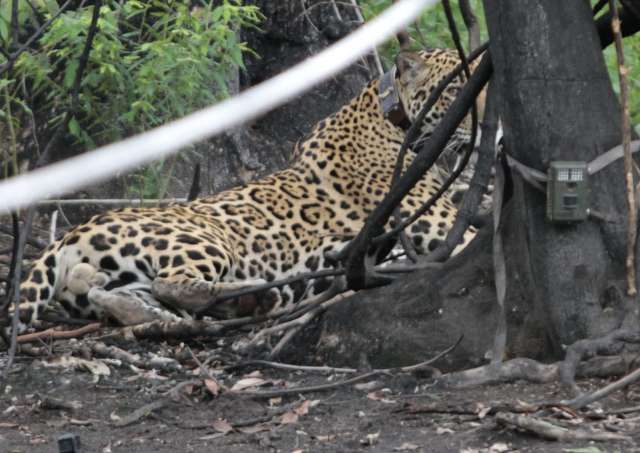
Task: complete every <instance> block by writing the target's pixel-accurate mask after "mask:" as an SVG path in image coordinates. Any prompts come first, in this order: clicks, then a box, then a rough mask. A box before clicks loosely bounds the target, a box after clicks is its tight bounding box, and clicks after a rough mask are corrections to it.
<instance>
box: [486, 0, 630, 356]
mask: <svg viewBox="0 0 640 453" xmlns="http://www.w3.org/2000/svg"><path fill="white" fill-rule="evenodd" d="M484 3H485V11H486V14H487V23H488V28H489V35H490V41H491V46H490V48H491V55H492V58H493V61H494V65H495V70H496V72H495V77H496V81H497V85H498V86H499V87H501V88H502V101H503V104H502V106H501V112H502V119H503V125H504V131H505V143H506V147H507V149H508V150H509V152H510V153H512V155H513V156H514V157H515V158H516V159H518V160H520V161H521V162H523V163H525V164H526V165H529V166H531V167H533V168H537V169H539V170H541V171H545V170H546V168H547V167H548V165H549V163H550V162H551V161H553V160H569V161H571V160H582V161H590V160H592V159H593V158H595V157H596V156H598V155H599V154H601V153H602V152H603V151H605V150H607V149H609V148H612V147H613V146H615V145H617V144H619V143H620V140H621V127H620V107H619V105H618V102H617V100H616V96H615V94H614V92H613V89H612V86H611V82H610V80H609V76H608V74H607V70H606V67H605V64H604V59H603V56H602V52H601V50H600V41H599V37H598V35H597V33H596V30H595V28H594V26H593V20H592V16H591V10H590V8H589V5H588V3H587V2H584V1H581V0H568V1H563V2H557V1H554V0H527V1H526V2H524V3H523V2H518V5H517V7H516V5H514V4H513V3H512V2H499V1H495V0H485V2H484ZM623 174H624V173H623V169H622V161H618V162H617V163H615V164H614V165H611V166H610V167H608V168H606V169H605V170H603V171H601V172H600V173H598V174H596V175H595V176H594V177H592V178H591V182H590V185H591V207H592V208H593V209H595V210H597V211H598V212H601V213H603V214H605V215H606V216H608V217H610V218H611V219H610V221H609V222H601V221H596V220H587V221H585V222H580V223H576V224H572V225H564V226H557V225H553V224H551V223H549V222H547V221H546V220H545V196H544V194H541V193H540V192H538V191H536V190H535V189H533V188H532V187H530V186H528V185H526V184H522V183H521V178H519V177H518V176H517V175H515V176H514V181H515V184H514V188H515V190H514V199H513V203H514V210H513V211H512V213H511V216H510V217H508V218H507V219H506V222H507V223H508V224H510V225H511V226H512V228H513V229H514V231H516V234H515V235H512V236H511V238H507V242H506V246H505V250H507V251H509V250H515V249H518V248H519V249H520V250H521V251H522V252H523V253H520V254H519V259H518V260H516V264H517V266H518V268H519V270H520V272H519V275H521V276H523V277H525V278H526V279H527V284H526V285H527V286H528V287H529V288H531V303H532V305H533V307H534V310H535V311H536V313H537V314H538V315H539V316H540V320H541V321H543V322H544V324H545V325H546V327H547V329H546V331H547V334H548V335H549V339H550V344H551V346H552V347H553V349H554V350H555V352H557V353H560V352H561V349H562V345H563V344H565V345H566V344H571V343H573V342H574V341H576V340H578V339H580V338H584V337H588V336H592V335H598V334H602V333H604V332H605V331H607V330H609V329H611V328H612V327H615V324H617V323H619V322H620V318H619V317H618V316H615V317H613V319H612V317H611V316H608V314H605V313H604V311H605V309H607V308H609V307H607V306H606V305H605V304H604V302H605V300H606V297H605V295H606V294H608V292H607V290H608V288H610V287H611V285H614V284H615V282H614V281H615V280H616V279H620V278H622V275H623V274H622V273H621V272H622V267H621V266H623V263H624V257H625V238H626V235H625V228H626V225H625V220H624V219H625V217H624V216H625V215H626V207H625V204H624V185H623V183H622V182H623ZM519 230H520V231H519ZM516 241H517V242H520V241H524V243H522V242H520V243H517V242H516ZM511 283H512V284H516V282H513V281H512V282H511ZM619 314H620V313H618V315H619Z"/></svg>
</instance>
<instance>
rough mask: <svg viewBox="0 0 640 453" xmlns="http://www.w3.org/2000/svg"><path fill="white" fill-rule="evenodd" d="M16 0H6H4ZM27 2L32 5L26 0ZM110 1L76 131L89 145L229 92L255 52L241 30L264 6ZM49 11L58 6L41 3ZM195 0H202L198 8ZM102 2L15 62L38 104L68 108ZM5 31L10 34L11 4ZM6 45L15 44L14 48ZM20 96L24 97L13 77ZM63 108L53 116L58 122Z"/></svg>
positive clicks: (68, 17)
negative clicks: (235, 73) (250, 52)
mask: <svg viewBox="0 0 640 453" xmlns="http://www.w3.org/2000/svg"><path fill="white" fill-rule="evenodd" d="M7 3H10V2H6V3H5V4H7ZM21 3H23V2H21ZM54 3H55V2H54ZM191 3H192V5H191V6H190V5H189V2H182V1H160V0H146V1H145V0H129V1H127V2H120V1H115V0H111V1H105V2H104V5H103V7H102V8H101V9H100V18H99V21H98V33H97V34H96V36H95V38H94V41H93V46H92V49H91V53H90V58H89V63H88V66H87V68H86V70H85V72H84V75H83V78H82V83H81V87H80V96H79V103H80V105H79V106H78V109H77V110H76V111H75V112H74V114H75V115H74V119H73V120H72V121H71V122H70V124H69V132H70V133H71V134H72V135H73V136H74V137H75V138H76V139H77V141H79V142H80V143H81V144H83V145H84V146H88V147H91V146H94V145H95V144H97V143H105V142H109V141H113V140H117V139H120V138H122V137H123V136H126V135H128V134H131V133H134V132H140V131H143V130H146V129H148V128H150V127H153V126H156V125H159V124H162V123H164V122H166V121H168V120H170V119H173V118H176V117H180V116H183V115H185V114H186V113H188V112H190V111H193V110H195V109H197V108H200V107H202V106H204V105H207V104H210V103H212V102H214V101H216V100H218V99H220V98H222V97H224V96H226V95H227V80H228V78H229V77H230V76H231V75H232V74H233V70H234V69H235V68H237V67H238V66H240V67H242V53H243V52H247V51H248V50H249V49H248V48H247V47H246V45H245V44H244V43H241V42H238V40H237V38H236V33H235V30H237V29H239V28H240V27H244V26H255V24H257V23H258V22H259V20H260V14H259V12H258V10H257V9H256V7H253V6H242V5H241V4H240V2H238V1H233V0H225V1H224V2H222V3H221V4H219V5H218V6H215V4H216V3H219V2H214V1H212V0H201V1H199V2H191ZM39 4H40V6H41V7H42V8H43V11H42V12H43V13H44V14H45V16H50V15H51V14H53V13H54V12H55V10H54V9H53V8H52V9H49V7H52V5H51V2H44V1H43V2H39ZM193 4H197V6H194V5H193ZM92 11H93V6H87V7H84V8H80V9H77V10H73V11H67V12H64V13H63V14H61V15H60V16H59V17H58V18H57V19H56V20H55V21H54V22H53V23H52V24H51V26H50V27H49V28H48V29H47V31H46V33H44V34H43V35H42V37H41V38H40V39H39V40H38V43H37V46H36V47H35V48H34V49H33V50H32V51H28V52H25V53H23V54H22V55H21V56H20V58H19V59H18V60H17V61H16V64H15V71H14V74H13V75H14V81H18V80H25V81H26V83H27V86H28V87H29V88H30V93H29V94H30V97H31V98H32V99H33V98H38V100H39V101H40V102H41V104H40V105H39V108H41V109H43V108H46V109H48V110H50V111H55V112H60V113H63V112H66V110H67V109H69V108H70V107H71V106H70V103H71V99H70V96H69V93H70V91H71V89H72V85H73V83H74V79H75V75H76V71H77V69H78V64H79V57H80V55H81V53H82V50H83V48H84V45H85V42H86V37H87V32H88V29H89V24H90V22H91V14H92ZM0 13H1V16H0V24H4V25H0V36H2V38H3V41H4V42H6V41H7V39H8V35H7V32H6V31H4V30H5V29H6V27H7V23H8V18H9V16H7V14H8V13H9V11H7V8H3V10H0ZM5 48H6V47H5ZM13 88H14V91H13V96H14V97H15V98H21V97H22V95H21V93H20V91H19V90H20V87H19V86H18V84H17V83H16V84H14V87H13ZM61 116H62V115H57V116H54V118H53V122H54V123H55V122H56V121H59V120H60V119H61Z"/></svg>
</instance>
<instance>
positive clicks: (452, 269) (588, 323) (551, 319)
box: [292, 0, 637, 368]
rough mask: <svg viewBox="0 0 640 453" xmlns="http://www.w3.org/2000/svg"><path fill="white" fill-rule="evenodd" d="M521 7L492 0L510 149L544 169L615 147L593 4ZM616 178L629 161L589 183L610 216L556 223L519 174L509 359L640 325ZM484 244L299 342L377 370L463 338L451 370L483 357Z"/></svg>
mask: <svg viewBox="0 0 640 453" xmlns="http://www.w3.org/2000/svg"><path fill="white" fill-rule="evenodd" d="M515 3H516V2H501V1H497V0H485V11H487V20H488V25H489V32H490V35H491V36H490V40H491V55H492V59H493V61H494V64H495V70H496V76H495V79H494V80H495V82H497V83H496V85H497V86H499V87H501V91H502V105H501V112H502V114H501V115H502V119H503V124H504V129H505V139H506V145H507V147H508V149H509V151H510V152H511V153H512V154H513V155H514V156H515V157H516V158H518V159H519V160H521V161H522V162H523V163H525V164H527V165H529V166H532V167H534V168H537V169H539V170H543V171H544V170H546V168H547V166H548V164H549V162H550V161H551V160H586V161H589V160H591V159H593V158H594V157H596V156H597V155H599V154H600V153H602V152H603V151H605V150H607V149H609V148H611V147H613V146H615V145H617V144H619V143H620V140H621V130H620V122H619V119H620V110H619V105H618V103H617V100H616V97H615V94H614V92H613V90H612V87H611V83H610V80H609V77H608V74H607V72H606V68H605V66H604V61H603V57H602V53H601V50H600V40H599V37H598V34H597V32H596V28H595V27H594V24H593V19H592V17H591V12H590V9H589V5H588V3H587V2H584V1H581V0H567V1H563V2H557V1H555V0H527V1H526V2H524V3H523V2H517V4H515ZM622 182H623V171H622V164H621V162H617V163H616V164H614V165H611V166H610V167H608V168H607V169H606V170H603V171H602V172H600V173H598V174H597V175H595V176H594V177H593V178H592V181H591V206H592V207H593V209H595V210H597V211H599V212H601V213H602V214H604V215H606V216H607V217H608V221H605V222H603V221H596V220H588V221H585V222H582V223H578V224H573V225H565V226H554V225H552V224H549V223H548V222H546V221H545V199H544V196H543V195H541V194H540V193H539V192H536V191H535V190H534V189H532V188H530V187H529V186H526V185H524V184H523V183H522V181H521V178H519V177H518V176H517V175H514V177H513V197H512V199H511V202H510V203H509V205H508V206H506V207H505V209H504V213H503V215H504V219H505V226H504V240H505V247H504V249H505V254H506V257H505V258H506V267H507V273H508V286H507V297H506V305H507V306H506V312H507V321H508V345H507V347H508V353H509V355H511V356H527V357H533V358H544V357H550V356H551V355H558V354H560V353H561V351H562V345H563V344H571V343H573V342H574V341H575V340H577V339H579V338H584V337H587V336H593V335H599V334H603V333H605V332H607V331H609V330H611V329H613V328H616V327H619V326H621V325H622V324H623V323H635V322H636V315H637V310H635V309H634V306H633V305H632V303H634V302H635V301H630V300H629V299H628V298H627V297H626V296H625V292H624V258H625V253H626V250H625V247H626V244H625V238H626V231H625V227H626V224H625V221H624V216H625V215H626V208H625V205H624V185H623V184H622ZM481 236H482V238H481V239H480V240H478V241H477V242H475V243H474V244H473V246H472V247H470V248H469V249H468V250H465V252H463V253H462V254H461V255H460V256H458V257H456V258H455V259H453V260H452V261H450V262H449V263H447V264H446V265H445V266H444V268H442V269H440V270H436V271H433V270H431V271H422V272H418V273H416V274H414V275H411V276H407V277H404V278H401V279H399V281H398V282H395V283H394V284H392V285H389V286H388V287H385V288H380V289H375V290H370V291H361V292H359V293H358V294H356V295H355V296H353V297H351V298H350V299H348V300H346V301H344V302H343V303H341V304H340V305H338V306H337V307H335V308H334V309H332V310H331V311H330V312H328V313H327V314H326V315H325V317H324V319H323V320H322V321H320V322H319V323H318V324H317V325H316V326H315V330H309V331H308V332H307V337H306V338H304V339H303V341H307V342H308V341H315V342H316V356H315V358H316V360H318V361H321V362H326V363H335V364H341V365H344V364H350V365H352V366H353V365H357V364H358V363H364V364H367V363H369V364H371V365H372V366H377V367H383V366H395V365H406V364H409V363H411V362H414V363H415V362H419V361H421V360H424V359H425V358H426V357H429V356H432V355H434V354H435V352H437V351H439V350H442V349H444V348H445V347H446V346H448V345H450V344H452V343H454V342H455V340H456V338H457V337H458V336H459V335H460V334H464V335H465V339H464V340H463V341H462V343H461V344H460V346H459V347H458V348H457V350H456V351H454V352H453V353H452V354H450V355H449V356H448V359H447V360H448V362H446V363H445V364H444V365H443V367H444V368H459V367H462V366H469V365H474V364H476V363H477V362H478V361H482V360H483V358H484V355H485V352H487V351H489V350H490V349H491V345H492V340H493V334H494V329H495V323H496V319H495V316H496V302H495V291H494V288H493V269H492V267H493V265H492V261H491V256H490V253H489V250H490V238H487V237H486V234H482V235H481ZM356 320H357V322H356ZM372 339H374V340H373V341H372ZM292 358H295V359H299V360H303V359H304V358H303V357H295V356H293V355H292ZM308 359H309V358H308V357H306V360H308Z"/></svg>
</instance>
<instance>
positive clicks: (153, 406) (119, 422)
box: [113, 400, 169, 428]
mask: <svg viewBox="0 0 640 453" xmlns="http://www.w3.org/2000/svg"><path fill="white" fill-rule="evenodd" d="M167 404H169V403H168V401H166V400H159V401H154V402H153V403H149V404H145V405H144V406H142V407H141V408H139V409H136V410H135V411H133V412H132V413H131V414H129V415H127V416H125V417H119V418H117V419H116V420H114V421H113V426H115V427H117V428H122V427H124V426H128V425H131V424H133V423H135V422H137V421H138V420H140V419H142V418H144V417H148V416H149V415H151V413H152V412H153V411H156V410H158V409H162V408H163V407H165V406H166V405H167Z"/></svg>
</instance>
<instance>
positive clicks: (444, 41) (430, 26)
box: [359, 0, 487, 65]
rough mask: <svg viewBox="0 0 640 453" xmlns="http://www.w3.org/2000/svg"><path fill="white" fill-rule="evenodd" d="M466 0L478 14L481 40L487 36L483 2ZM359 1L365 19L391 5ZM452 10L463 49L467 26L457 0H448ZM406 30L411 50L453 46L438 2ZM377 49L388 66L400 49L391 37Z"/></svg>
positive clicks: (385, 0)
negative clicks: (409, 38) (409, 37)
mask: <svg viewBox="0 0 640 453" xmlns="http://www.w3.org/2000/svg"><path fill="white" fill-rule="evenodd" d="M469 3H470V5H471V7H472V8H473V10H474V11H475V12H476V16H478V22H479V25H480V34H481V36H482V40H483V41H484V40H486V39H487V29H486V26H485V23H484V20H483V19H482V18H483V17H484V12H483V9H482V1H480V0H470V1H469ZM359 4H360V7H361V8H362V14H363V16H364V17H365V19H366V20H368V19H371V18H372V17H374V16H377V15H378V14H380V13H381V12H382V11H383V10H384V9H386V8H388V7H389V6H391V4H392V0H360V2H359ZM451 9H452V10H453V13H454V17H455V19H456V24H457V25H458V31H459V32H460V35H461V36H462V44H463V45H464V46H465V49H467V37H466V28H465V26H464V22H463V21H462V16H461V15H460V8H459V7H458V1H457V0H451ZM408 31H409V35H410V36H411V38H412V40H411V46H412V49H413V50H419V49H423V48H426V47H448V48H454V45H453V40H452V39H451V33H450V32H449V26H448V25H447V18H446V16H445V14H444V9H443V8H442V5H441V4H438V5H437V6H435V7H433V8H431V9H429V10H428V11H426V12H425V13H424V14H422V16H420V18H419V19H418V20H417V21H416V22H415V23H414V24H412V25H411V26H410V27H409V29H408ZM468 50H469V49H467V51H468ZM380 51H381V57H382V58H383V59H384V60H385V63H387V64H389V65H391V64H393V58H394V56H395V55H396V54H397V53H398V51H399V47H398V42H397V40H395V39H394V40H391V41H389V42H387V43H385V44H384V45H383V46H382V47H381V49H380Z"/></svg>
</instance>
